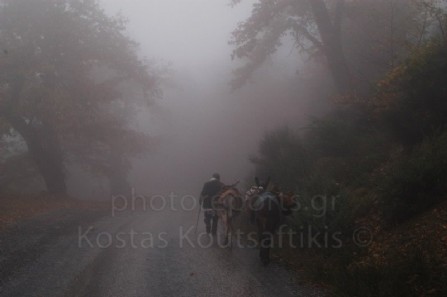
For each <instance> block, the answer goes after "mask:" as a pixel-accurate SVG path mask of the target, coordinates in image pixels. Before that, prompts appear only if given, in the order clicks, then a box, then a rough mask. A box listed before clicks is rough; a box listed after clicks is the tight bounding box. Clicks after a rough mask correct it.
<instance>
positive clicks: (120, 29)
mask: <svg viewBox="0 0 447 297" xmlns="http://www.w3.org/2000/svg"><path fill="white" fill-rule="evenodd" d="M0 4H1V6H0V18H1V19H2V21H1V23H0V43H1V44H2V52H1V54H0V95H1V97H0V118H1V119H2V121H4V122H7V124H8V125H10V126H11V127H12V128H13V129H15V130H16V131H17V132H18V133H20V135H21V136H22V137H23V138H24V140H25V141H26V143H27V146H28V149H29V151H30V154H31V156H32V157H33V159H34V162H35V163H36V165H37V167H38V168H39V171H40V173H41V174H42V176H43V177H44V179H45V181H46V183H47V187H48V188H50V189H49V190H50V191H62V192H64V191H65V185H64V175H65V172H64V171H65V170H64V168H65V163H67V162H68V161H71V160H78V161H79V160H81V161H83V162H84V163H86V164H88V166H89V168H92V169H93V170H95V171H96V172H102V173H104V171H107V172H110V171H118V170H121V171H123V172H125V169H126V166H127V165H126V163H128V162H127V158H128V157H129V156H130V155H134V154H136V153H142V152H144V151H146V150H147V148H148V145H149V142H148V138H147V136H146V135H144V134H142V133H139V132H137V131H134V130H133V129H132V128H131V124H132V123H131V118H132V115H133V113H134V112H135V108H136V107H137V106H138V105H137V104H139V102H140V103H143V102H142V100H141V98H146V99H147V100H146V103H147V101H148V100H149V99H151V98H150V97H151V95H152V94H156V93H158V92H157V90H158V77H157V76H156V74H155V73H153V71H152V70H151V69H150V68H149V66H148V65H146V64H145V63H144V62H143V61H141V60H140V59H139V58H138V56H137V53H136V46H137V45H136V44H135V42H133V41H132V40H130V39H129V38H128V37H127V36H126V33H125V20H123V19H122V18H120V17H109V16H107V15H106V14H105V12H104V11H103V10H102V9H101V8H100V6H99V3H98V1H96V0H87V1H81V0H75V1H71V0H33V1H31V0H14V1H13V0H2V1H1V3H0ZM130 86H131V87H130ZM129 89H133V90H136V91H133V93H130V92H128V91H127V90H129ZM137 139H138V140H139V141H136V140H137ZM117 156H118V158H116V157H117ZM110 160H122V162H119V164H118V168H113V169H112V168H110Z"/></svg>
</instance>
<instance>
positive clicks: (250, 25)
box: [230, 0, 353, 94]
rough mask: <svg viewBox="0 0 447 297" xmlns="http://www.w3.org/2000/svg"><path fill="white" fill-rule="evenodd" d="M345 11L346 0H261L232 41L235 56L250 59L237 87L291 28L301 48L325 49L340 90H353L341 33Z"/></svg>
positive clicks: (236, 0)
mask: <svg viewBox="0 0 447 297" xmlns="http://www.w3.org/2000/svg"><path fill="white" fill-rule="evenodd" d="M241 1H242V0H233V1H232V3H233V4H237V3H239V2H241ZM344 11H345V1H344V0H334V1H332V5H330V6H329V5H328V4H327V3H326V2H325V1H323V0H312V1H307V0H277V1H269V0H259V2H257V3H256V4H254V6H253V11H252V15H251V16H250V17H249V18H248V20H246V21H245V22H243V23H241V24H240V25H239V26H238V28H237V29H236V30H234V31H233V37H232V39H231V41H230V44H233V45H234V46H235V47H236V49H235V50H234V51H233V55H232V57H233V58H239V59H247V60H248V61H247V64H246V65H245V66H244V67H242V68H239V69H238V70H236V78H235V79H234V81H233V87H240V86H242V85H243V84H244V83H245V82H246V81H247V79H248V78H249V77H250V76H251V75H252V73H253V72H254V71H255V70H256V68H257V67H259V66H260V65H261V64H262V62H264V61H265V59H266V58H267V57H268V56H269V55H270V54H272V53H273V52H275V51H276V49H277V48H278V47H279V46H280V45H281V38H282V37H283V36H284V35H285V34H286V33H288V32H290V33H291V34H292V35H293V38H294V40H295V42H296V44H297V46H298V47H299V49H301V50H304V51H307V52H309V51H314V50H315V49H317V50H318V51H319V52H321V53H323V54H324V56H325V57H326V60H327V65H328V67H329V70H330V72H331V75H332V77H333V79H334V82H335V84H336V86H337V89H338V91H339V92H340V93H341V94H346V93H348V92H350V91H351V90H352V88H353V84H352V76H351V73H350V70H349V67H348V65H347V62H346V58H345V55H344V53H343V48H342V35H341V25H342V19H343V14H344Z"/></svg>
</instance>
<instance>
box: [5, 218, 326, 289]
mask: <svg viewBox="0 0 447 297" xmlns="http://www.w3.org/2000/svg"><path fill="white" fill-rule="evenodd" d="M195 218H196V212H195V211H191V212H186V211H173V210H163V211H154V210H152V211H144V212H143V211H138V212H132V211H127V212H122V213H119V214H115V215H113V216H112V215H110V214H109V215H108V214H101V215H99V214H98V213H96V212H85V211H84V212H81V211H73V210H71V211H68V210H65V211H59V212H56V213H51V214H47V215H42V216H40V217H38V218H35V219H33V220H30V221H27V222H24V223H21V224H19V225H17V226H16V227H14V228H12V229H10V230H8V231H6V232H3V233H0V252H1V254H0V296H2V297H3V296H4V297H26V296H36V297H52V296H58V297H72V296H89V297H95V296H107V297H112V296H116V297H124V296H128V297H137V296H138V297H140V296H141V297H142V296H175V297H180V296H194V297H196V296H211V297H213V296H216V297H217V296H284V297H287V296H306V297H308V296H323V295H322V294H321V292H318V291H317V290H316V289H315V288H312V287H311V286H308V285H304V284H305V282H304V281H303V280H299V279H297V278H296V276H294V275H293V274H292V273H290V272H288V271H287V270H286V269H285V268H283V267H282V266H281V265H280V264H279V263H277V262H276V261H273V262H272V263H271V264H270V265H269V266H267V267H263V266H262V265H261V264H260V261H259V259H258V251H257V250H256V248H253V247H252V246H251V244H245V245H244V244H240V243H239V242H236V243H235V244H234V247H233V248H231V249H230V248H223V247H221V243H220V242H217V241H216V240H213V239H210V238H208V237H206V236H204V235H203V223H202V222H201V223H202V224H201V228H199V230H198V232H197V235H195V234H194V229H193V226H194V224H195Z"/></svg>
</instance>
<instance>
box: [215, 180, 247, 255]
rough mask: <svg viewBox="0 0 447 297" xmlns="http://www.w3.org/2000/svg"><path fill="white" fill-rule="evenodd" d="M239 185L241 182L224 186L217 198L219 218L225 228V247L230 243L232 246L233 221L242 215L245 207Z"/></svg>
mask: <svg viewBox="0 0 447 297" xmlns="http://www.w3.org/2000/svg"><path fill="white" fill-rule="evenodd" d="M237 184H239V182H236V183H235V184H233V185H229V186H224V187H223V189H222V191H221V193H220V194H219V197H218V198H217V216H218V217H219V220H220V221H221V222H222V224H223V226H224V236H225V237H224V238H225V239H224V245H227V244H229V243H230V246H231V239H232V234H233V219H234V218H235V217H236V216H238V215H239V214H240V213H241V211H242V209H243V207H244V201H243V198H242V195H241V193H240V192H239V190H238V189H237V188H236V186H237Z"/></svg>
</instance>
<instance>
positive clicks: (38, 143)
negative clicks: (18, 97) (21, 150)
mask: <svg viewBox="0 0 447 297" xmlns="http://www.w3.org/2000/svg"><path fill="white" fill-rule="evenodd" d="M6 118H7V119H8V121H9V123H10V124H11V126H12V127H13V128H14V129H15V130H16V131H17V132H18V133H19V134H20V135H21V136H22V137H23V139H24V140H25V142H26V144H27V146H28V152H29V153H30V155H31V157H32V159H33V161H34V162H35V164H36V166H37V168H38V170H39V172H40V174H41V175H42V177H43V179H44V181H45V184H46V188H47V190H48V192H49V193H52V194H64V195H65V194H66V193H67V186H66V183H65V170H64V164H63V157H62V152H61V149H60V145H59V142H58V139H57V136H56V135H55V133H54V132H53V131H52V129H50V128H49V127H40V129H36V128H34V127H32V126H30V125H29V124H27V123H26V122H25V120H23V119H22V118H21V117H19V116H15V115H11V114H10V115H7V116H6Z"/></svg>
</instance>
